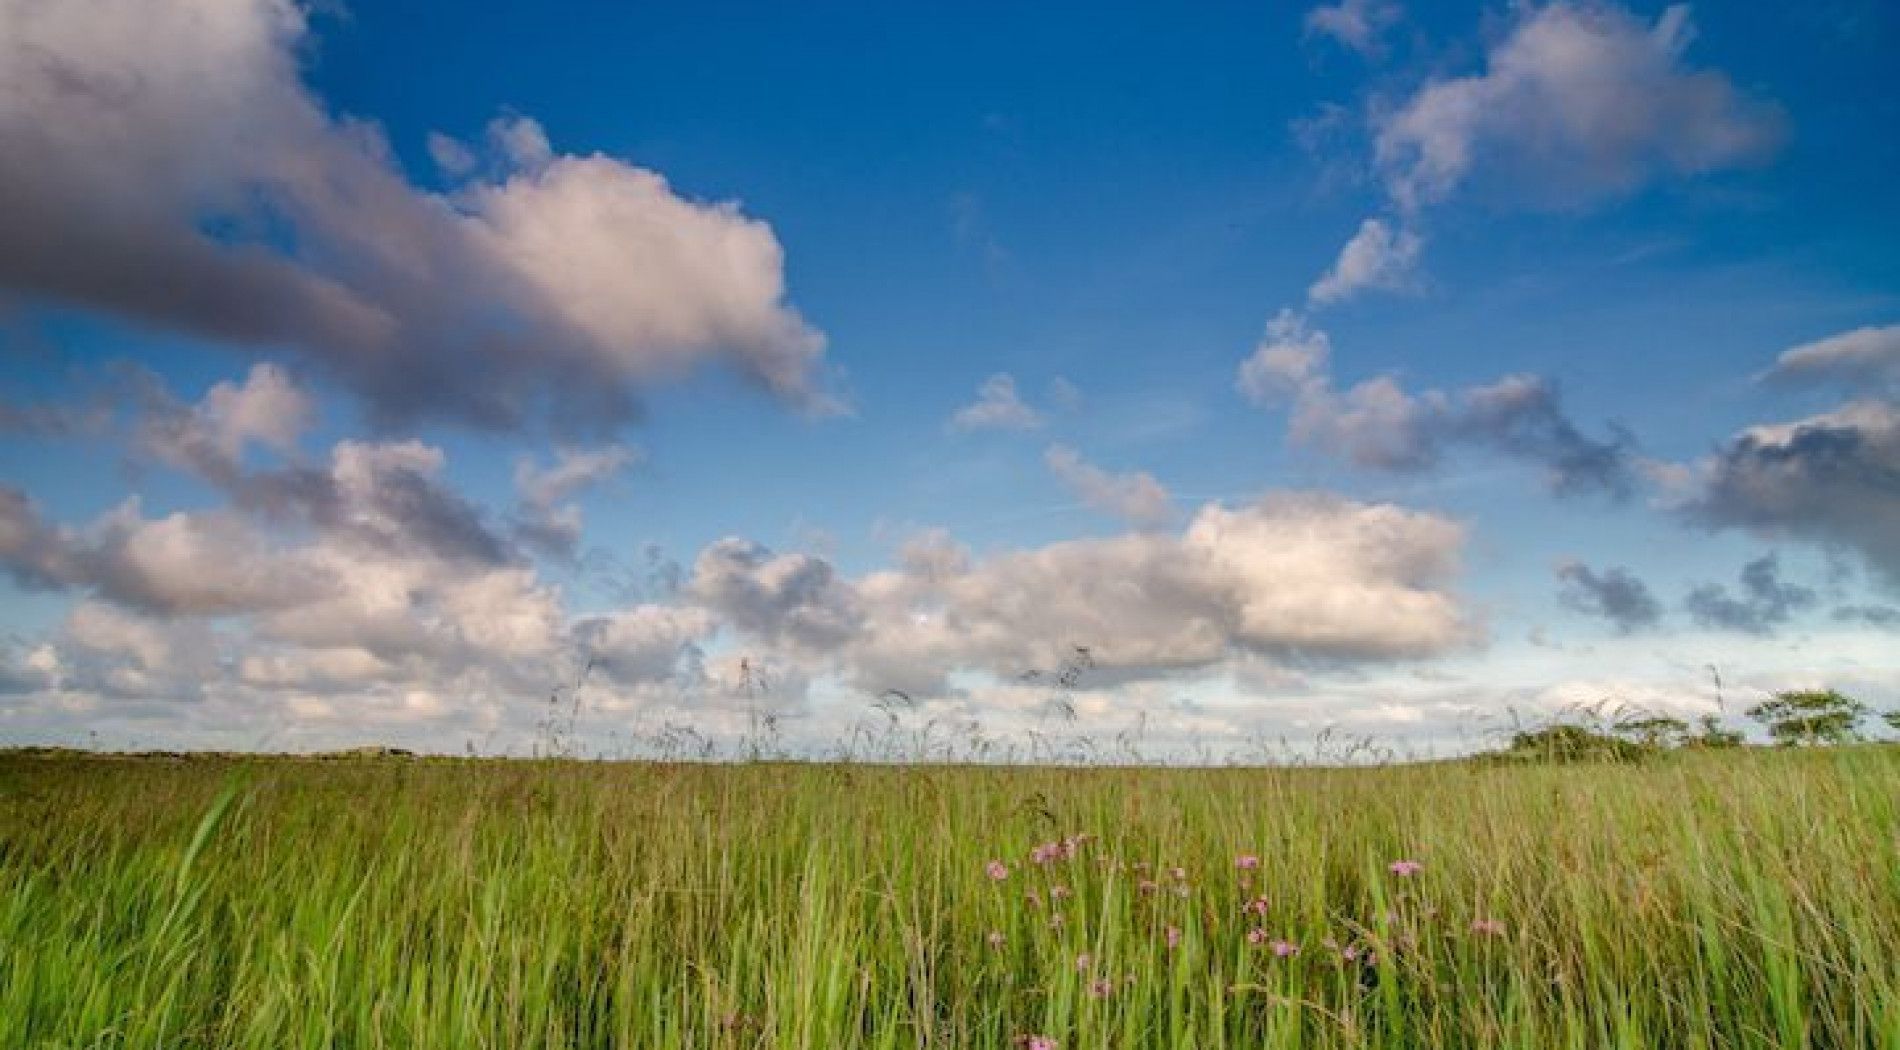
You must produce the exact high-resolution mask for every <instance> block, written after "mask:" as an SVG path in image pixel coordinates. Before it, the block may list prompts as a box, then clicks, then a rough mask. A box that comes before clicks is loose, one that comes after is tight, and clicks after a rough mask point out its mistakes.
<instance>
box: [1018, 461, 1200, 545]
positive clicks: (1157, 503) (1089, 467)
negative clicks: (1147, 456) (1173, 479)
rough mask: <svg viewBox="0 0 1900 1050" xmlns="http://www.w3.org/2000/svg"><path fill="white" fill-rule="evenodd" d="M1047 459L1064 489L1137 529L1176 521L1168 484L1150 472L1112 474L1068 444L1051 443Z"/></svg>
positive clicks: (1050, 468) (1150, 527)
mask: <svg viewBox="0 0 1900 1050" xmlns="http://www.w3.org/2000/svg"><path fill="white" fill-rule="evenodd" d="M1043 462H1045V463H1047V464H1048V466H1049V471H1050V473H1052V474H1054V475H1055V476H1056V480H1057V481H1060V482H1061V483H1062V485H1063V487H1064V488H1066V489H1068V490H1069V491H1070V492H1072V493H1074V494H1075V496H1076V498H1077V499H1080V500H1081V501H1082V502H1083V503H1086V504H1087V505H1089V506H1090V507H1093V508H1094V509H1096V510H1099V511H1101V512H1103V513H1104V514H1110V515H1113V516H1114V517H1117V518H1120V519H1121V520H1123V521H1126V522H1127V523H1128V524H1130V525H1133V526H1135V527H1136V528H1143V529H1152V528H1159V527H1161V526H1163V525H1166V524H1168V523H1169V522H1171V521H1173V520H1174V500H1173V497H1171V496H1169V495H1168V490H1167V487H1166V486H1164V485H1162V484H1161V482H1159V481H1156V480H1155V477H1154V475H1152V474H1149V473H1148V472H1146V471H1136V472H1134V473H1128V474H1112V473H1110V472H1108V471H1106V470H1103V469H1102V468H1101V467H1098V466H1096V465H1095V464H1093V463H1090V462H1088V461H1087V460H1084V459H1083V458H1082V455H1081V453H1079V452H1077V451H1076V450H1074V449H1072V448H1069V447H1068V446H1066V445H1051V446H1050V447H1049V450H1048V451H1047V452H1045V453H1044V454H1043Z"/></svg>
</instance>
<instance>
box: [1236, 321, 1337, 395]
mask: <svg viewBox="0 0 1900 1050" xmlns="http://www.w3.org/2000/svg"><path fill="white" fill-rule="evenodd" d="M1332 353H1333V344H1332V339H1331V338H1330V337H1328V336H1327V334H1326V333H1325V332H1323V331H1321V330H1319V329H1316V328H1312V327H1310V326H1309V325H1308V324H1307V323H1306V317H1305V316H1304V315H1303V314H1300V313H1299V312H1297V311H1295V310H1291V309H1282V310H1281V311H1280V312H1279V313H1278V314H1275V315H1274V317H1273V319H1272V320H1271V321H1268V322H1267V332H1266V335H1264V336H1263V337H1262V338H1261V340H1260V342H1259V344H1258V345H1256V346H1255V347H1254V351H1253V353H1252V355H1250V356H1249V357H1248V358H1247V360H1245V361H1243V362H1241V365H1240V374H1239V378H1238V379H1237V380H1236V385H1237V386H1238V387H1239V388H1240V392H1241V393H1242V394H1245V395H1246V396H1247V398H1248V400H1250V401H1253V402H1254V403H1255V404H1261V405H1266V404H1272V403H1275V402H1277V401H1279V400H1281V399H1283V398H1288V397H1298V396H1299V395H1301V394H1302V393H1303V392H1305V391H1306V390H1308V389H1309V388H1311V386H1312V385H1313V384H1314V383H1320V384H1322V385H1323V384H1325V383H1327V382H1328V381H1329V380H1328V378H1327V377H1328V369H1329V367H1330V365H1331V358H1332Z"/></svg>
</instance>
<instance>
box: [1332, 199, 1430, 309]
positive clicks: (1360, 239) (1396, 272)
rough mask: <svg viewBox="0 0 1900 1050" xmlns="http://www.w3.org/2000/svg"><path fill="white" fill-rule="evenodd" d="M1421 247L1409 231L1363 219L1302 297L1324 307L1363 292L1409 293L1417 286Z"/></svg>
mask: <svg viewBox="0 0 1900 1050" xmlns="http://www.w3.org/2000/svg"><path fill="white" fill-rule="evenodd" d="M1424 246H1425V242H1424V239H1423V238H1421V237H1420V236H1419V235H1418V234H1416V233H1413V232H1412V231H1411V230H1407V229H1398V230H1394V229H1393V228H1392V227H1391V226H1389V225H1387V224H1386V223H1385V221H1384V220H1381V219H1367V220H1366V221H1365V222H1362V223H1360V224H1359V232H1357V233H1355V234H1353V236H1352V239H1351V240H1349V241H1347V242H1346V246H1345V247H1344V248H1342V249H1340V251H1339V259H1338V260H1337V261H1335V262H1334V263H1333V267H1332V269H1330V270H1327V271H1326V272H1325V273H1324V274H1323V275H1321V276H1320V279H1319V280H1317V281H1315V282H1313V286H1312V287H1311V288H1309V289H1307V291H1306V296H1307V298H1308V299H1310V300H1311V301H1312V302H1314V303H1315V304H1318V305H1328V304H1332V303H1337V302H1342V301H1344V300H1346V299H1350V298H1352V297H1353V296H1355V295H1357V294H1358V293H1360V292H1362V291H1365V290H1367V289H1380V290H1383V291H1389V292H1403V291H1411V290H1413V289H1415V288H1417V287H1418V257H1419V252H1420V251H1421V250H1422V249H1423V248H1424Z"/></svg>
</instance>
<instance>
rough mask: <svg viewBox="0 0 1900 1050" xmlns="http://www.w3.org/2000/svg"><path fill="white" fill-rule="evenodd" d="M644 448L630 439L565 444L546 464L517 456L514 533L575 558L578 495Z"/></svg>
mask: <svg viewBox="0 0 1900 1050" xmlns="http://www.w3.org/2000/svg"><path fill="white" fill-rule="evenodd" d="M639 459H640V454H639V453H638V452H637V451H635V450H634V449H631V448H629V447H627V446H625V445H618V444H616V445H605V446H602V447H601V448H596V449H575V448H563V449H559V450H558V451H556V453H555V460H554V462H553V463H552V464H549V465H547V466H541V465H540V464H538V463H536V462H535V461H534V460H532V459H529V458H527V457H523V458H521V459H519V460H517V461H516V462H515V491H516V493H517V494H518V496H519V497H520V506H519V507H518V508H517V509H516V512H515V534H516V536H517V537H518V538H520V540H521V541H522V542H523V543H525V544H527V545H529V546H531V547H533V548H534V549H536V550H538V551H540V552H541V553H543V554H547V555H550V556H553V557H558V558H570V559H571V558H573V557H574V556H575V552H576V550H577V549H578V547H579V545H580V538H581V509H580V505H579V504H578V503H575V502H573V500H574V499H575V498H576V497H578V496H579V495H581V494H582V493H584V492H586V491H587V490H589V489H591V488H594V487H595V486H597V485H600V484H602V483H604V482H606V481H609V480H611V479H612V478H614V477H616V476H618V475H619V474H620V473H621V472H622V471H624V470H626V469H627V468H628V467H629V466H631V465H632V464H634V463H637V462H638V461H639Z"/></svg>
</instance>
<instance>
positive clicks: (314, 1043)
mask: <svg viewBox="0 0 1900 1050" xmlns="http://www.w3.org/2000/svg"><path fill="white" fill-rule="evenodd" d="M1897 806H1900V749H1895V748H1873V747H1867V748H1852V749H1841V750H1834V751H1812V752H1805V753H1796V752H1788V751H1778V752H1770V751H1753V750H1751V751H1746V752H1736V753H1724V754H1703V755H1696V754H1684V755H1677V756H1671V757H1668V758H1665V759H1659V760H1656V761H1653V762H1650V763H1646V764H1643V765H1639V766H1593V765H1584V766H1567V767H1539V766H1496V765H1484V764H1477V763H1456V764H1437V765H1422V766H1411V767H1394V768H1383V769H1360V770H1258V771H1240V770H1178V769H1177V770H1158V769H1156V770H1118V769H969V768H876V767H862V768H860V767H840V766H802V765H750V766H717V767H715V766H656V765H632V764H626V765H606V764H583V763H528V762H500V761H496V762H448V761H442V762H435V761H419V762H404V761H360V762H358V761H345V762H323V763H319V762H307V761H297V760H292V759H270V760H257V761H249V762H244V761H229V760H219V761H192V762H161V761H130V760H124V759H105V758H100V759H71V758H39V759H36V758H12V759H0V1047H8V1048H11V1047H121V1046H123V1047H225V1046H233V1047H385V1046H387V1047H431V1048H462V1047H496V1048H501V1047H570V1046H572V1047H582V1046H586V1047H607V1046H619V1047H672V1046H678V1047H741V1046H746V1047H825V1048H831V1047H859V1046H864V1047H916V1046H926V1045H928V1046H943V1047H963V1046H976V1047H982V1046H994V1047H1002V1046H1010V1045H1012V1044H1013V1043H1014V1042H1015V1040H1017V1038H1018V1037H1021V1036H1027V1035H1032V1034H1033V1035H1045V1036H1048V1037H1051V1038H1053V1039H1055V1040H1057V1042H1058V1043H1059V1045H1060V1046H1062V1047H1064V1048H1081V1047H1250V1048H1251V1047H1262V1046H1265V1047H1331V1046H1375V1047H1404V1046H1453V1047H1491V1046H1496V1047H1507V1046H1508V1047H1522V1048H1526V1050H1529V1048H1559V1047H1578V1048H1585V1047H1588V1048H1597V1047H1631V1048H1636V1047H1672V1046H1682V1047H1784V1046H1821V1047H1869V1046H1895V1047H1900V809H1897V808H1896V807H1897ZM1075 833H1087V834H1089V835H1092V836H1095V838H1093V839H1092V840H1091V841H1089V842H1087V843H1085V844H1084V845H1082V846H1081V847H1080V848H1079V849H1078V850H1077V855H1076V857H1075V858H1074V859H1072V860H1061V861H1057V862H1055V863H1052V864H1050V865H1048V866H1046V867H1037V866H1035V865H1033V864H1030V863H1028V861H1027V859H1026V855H1027V853H1028V850H1029V849H1030V848H1031V847H1032V846H1034V845H1036V844H1038V843H1042V842H1047V841H1050V840H1052V839H1059V838H1061V837H1062V836H1065V835H1069V834H1075ZM1240 853H1256V854H1258V855H1260V857H1261V858H1262V861H1263V863H1262V866H1261V868H1260V870H1259V871H1258V872H1257V873H1255V878H1254V884H1253V885H1252V886H1250V887H1243V886H1242V885H1240V879H1241V877H1242V873H1241V872H1239V871H1237V870H1236V868H1235V864H1234V858H1235V856H1236V855H1237V854H1240ZM991 858H1000V859H1003V860H1005V861H1007V862H1008V864H1009V865H1010V868H1011V874H1010V876H1009V878H1008V879H1007V880H1006V881H1003V882H1001V883H996V882H992V881H991V880H990V879H988V878H987V877H986V876H985V874H984V871H983V868H984V863H985V862H986V861H988V860H990V859H991ZM1398 858H1416V859H1417V860H1419V861H1422V862H1423V864H1424V869H1423V871H1422V872H1420V873H1419V874H1418V875H1416V876H1414V877H1411V878H1400V877H1397V876H1394V875H1392V874H1391V873H1390V872H1389V871H1388V870H1387V864H1388V863H1389V862H1390V861H1392V860H1394V859H1398ZM1139 864H1146V865H1150V866H1152V870H1153V872H1154V875H1153V876H1152V877H1153V878H1154V879H1155V881H1156V882H1157V883H1159V888H1158V889H1157V890H1156V891H1155V892H1153V893H1143V892H1142V889H1141V887H1140V881H1141V880H1142V879H1143V878H1144V877H1146V876H1145V875H1144V872H1143V870H1142V869H1140V868H1139V867H1138V866H1137V865H1139ZM1175 865H1180V866H1182V867H1184V868H1186V869H1187V873H1188V879H1187V882H1186V884H1185V885H1186V886H1187V887H1188V891H1187V895H1186V896H1184V897H1183V896H1177V895H1176V894H1175V893H1174V892H1173V891H1172V890H1171V889H1170V887H1172V886H1173V885H1174V880H1173V878H1172V877H1171V875H1170V874H1169V873H1168V870H1167V869H1169V868H1170V867H1172V866H1175ZM1056 885H1062V886H1065V887H1067V888H1068V889H1069V890H1070V891H1072V893H1073V896H1072V897H1070V898H1069V899H1067V900H1065V901H1062V902H1061V903H1060V904H1059V905H1056V906H1054V907H1053V909H1052V907H1051V906H1050V904H1049V903H1047V900H1048V898H1049V896H1050V891H1051V889H1052V887H1054V886H1056ZM1030 889H1035V890H1036V891H1037V892H1038V893H1039V894H1040V895H1041V896H1042V897H1043V898H1044V900H1045V904H1044V905H1043V906H1042V907H1036V906H1033V905H1031V904H1030V903H1028V902H1026V900H1025V893H1026V891H1027V890H1030ZM1255 895H1264V896H1265V897H1266V898H1267V899H1268V902H1269V906H1268V910H1267V914H1266V916H1265V917H1264V919H1262V920H1260V921H1259V925H1260V926H1261V928H1262V929H1264V930H1265V931H1266V932H1267V933H1269V934H1271V936H1273V937H1275V938H1282V937H1283V938H1286V939H1288V940H1290V941H1293V942H1296V943H1298V944H1299V945H1300V947H1301V951H1300V953H1299V954H1298V955H1297V956H1294V957H1292V958H1287V959H1281V958H1276V957H1275V956H1274V955H1273V954H1272V952H1271V951H1269V950H1268V949H1266V948H1264V947H1259V946H1254V945H1251V944H1249V943H1248V940H1247V937H1246V933H1247V930H1248V929H1249V928H1250V926H1251V925H1252V922H1251V921H1249V920H1247V919H1246V918H1245V917H1243V915H1242V913H1241V908H1242V904H1243V903H1244V902H1245V901H1246V900H1247V899H1249V898H1250V897H1252V896H1255ZM1054 913H1059V914H1061V915H1062V916H1063V922H1062V924H1061V925H1060V926H1054V925H1052V924H1051V921H1050V919H1051V915H1052V914H1054ZM1478 919H1494V920H1497V921H1500V922H1502V923H1503V924H1504V932H1503V933H1502V935H1496V936H1487V935H1485V934H1482V933H1478V932H1474V931H1473V930H1472V929H1471V924H1472V923H1473V922H1474V921H1475V920H1478ZM1169 926H1174V927H1177V928H1179V929H1180V930H1181V931H1182V936H1181V943H1180V945H1179V947H1178V948H1175V949H1173V950H1169V949H1168V948H1167V946H1166V944H1165V932H1164V931H1165V930H1166V928H1167V927H1169ZM992 931H995V932H997V933H1000V934H1002V935H1003V942H1004V943H1003V946H1002V947H1001V948H1000V949H998V948H993V947H991V946H990V945H989V944H988V943H987V938H988V935H989V934H990V933H991V932H992ZM1329 941H1330V942H1331V943H1332V944H1333V945H1336V946H1337V947H1336V948H1329V947H1328V946H1327V945H1328V942H1329ZM1346 947H1353V948H1356V949H1359V950H1363V951H1367V952H1369V953H1371V955H1372V956H1374V957H1375V958H1376V963H1374V964H1372V965H1362V964H1361V963H1357V962H1351V963H1349V962H1346V961H1344V960H1342V958H1341V954H1340V951H1341V950H1342V949H1344V948H1346ZM1083 954H1086V955H1088V956H1089V957H1090V958H1089V961H1088V963H1087V966H1086V967H1085V968H1082V969H1078V966H1077V957H1078V956H1080V955H1083ZM1097 980H1102V981H1106V982H1109V984H1111V985H1112V988H1113V990H1112V993H1111V994H1109V995H1107V996H1106V997H1099V998H1098V997H1096V996H1095V995H1094V994H1091V989H1090V985H1091V983H1092V982H1094V981H1097Z"/></svg>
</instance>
